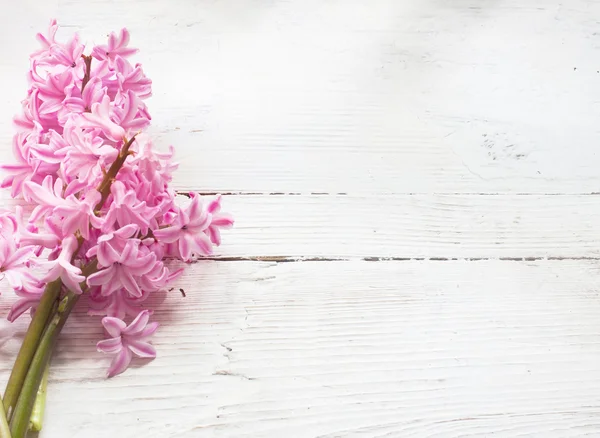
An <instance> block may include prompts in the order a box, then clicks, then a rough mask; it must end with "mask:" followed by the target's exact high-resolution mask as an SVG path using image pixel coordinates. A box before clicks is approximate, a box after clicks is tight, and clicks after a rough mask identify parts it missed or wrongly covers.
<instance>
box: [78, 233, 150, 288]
mask: <svg viewBox="0 0 600 438" xmlns="http://www.w3.org/2000/svg"><path fill="white" fill-rule="evenodd" d="M156 263H157V260H156V255H155V254H154V253H151V252H148V253H145V254H144V253H143V252H142V251H140V250H139V240H136V239H130V240H128V241H127V244H126V245H125V248H124V249H123V252H122V253H121V255H120V257H119V260H117V261H116V262H115V263H113V264H112V265H110V266H109V267H108V268H106V269H102V270H100V271H98V272H95V273H93V274H92V275H90V276H89V277H88V279H87V283H88V285H89V286H102V294H103V295H110V294H112V293H113V292H115V291H117V290H119V289H121V288H125V289H127V291H128V292H129V293H130V294H131V295H133V296H134V297H141V296H142V294H143V292H142V289H141V288H140V286H139V277H141V276H143V275H145V274H147V273H148V272H151V271H152V270H153V269H155V264H156Z"/></svg>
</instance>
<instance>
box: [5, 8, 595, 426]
mask: <svg viewBox="0 0 600 438" xmlns="http://www.w3.org/2000/svg"><path fill="white" fill-rule="evenodd" d="M0 12H1V13H2V17H3V18H4V25H3V26H1V27H0V49H1V53H2V56H1V58H0V77H1V78H2V81H0V96H1V97H0V141H1V142H2V144H4V145H5V147H4V148H1V149H0V161H2V162H5V161H7V160H10V150H9V148H8V145H9V144H10V143H9V142H10V138H11V136H12V126H11V118H12V115H13V114H14V113H15V112H16V111H18V108H19V101H20V100H21V99H22V98H23V96H24V93H25V86H26V84H25V80H24V78H25V76H24V75H25V72H26V70H27V68H28V61H27V55H28V53H29V52H30V51H31V50H33V49H34V48H35V46H36V42H35V40H34V38H33V36H34V34H35V32H37V31H39V30H41V29H44V28H45V26H46V25H47V22H48V21H49V19H50V18H51V17H55V18H57V19H58V20H59V23H60V24H61V25H62V26H63V27H62V28H61V30H60V35H62V36H63V37H64V36H67V35H68V34H69V33H71V32H73V31H79V32H80V33H81V34H82V36H83V37H84V39H86V40H87V41H89V42H92V43H93V42H100V41H102V39H103V38H104V37H105V35H106V34H107V33H108V32H109V31H111V30H115V29H118V28H120V27H122V26H127V27H128V28H129V29H130V30H131V33H132V43H133V44H134V45H136V46H138V47H140V49H141V51H140V54H139V55H138V59H139V60H140V61H141V62H142V63H143V64H144V66H145V70H146V72H147V74H148V75H149V76H150V77H151V78H152V79H153V81H154V96H153V97H152V99H151V100H150V102H149V105H150V109H151V112H152V115H153V128H152V130H153V132H154V134H155V135H156V139H157V143H158V144H159V145H160V146H161V147H164V148H166V147H167V146H168V145H169V144H174V145H175V146H176V148H177V157H178V158H179V161H180V162H181V167H180V172H179V173H178V174H177V177H176V180H175V186H176V187H177V188H178V189H180V190H196V191H201V192H204V193H212V192H217V191H221V192H225V193H227V194H228V195H227V196H226V199H225V201H226V202H225V206H226V208H227V209H228V210H230V211H232V212H233V213H234V214H235V216H236V218H237V225H236V228H235V229H234V230H232V231H231V232H230V233H227V234H226V235H225V239H224V242H225V243H224V245H223V246H222V247H221V248H220V250H219V252H218V254H216V256H215V259H216V260H211V261H202V262H198V263H195V264H193V265H191V266H190V267H189V268H188V270H187V273H186V275H185V276H184V277H183V278H182V279H181V280H180V281H179V283H178V284H177V285H176V289H175V290H174V291H172V292H171V293H170V294H169V295H168V296H166V297H157V298H158V301H162V300H163V299H164V301H162V302H160V303H159V302H157V303H156V304H157V306H156V308H157V318H158V320H159V321H160V322H161V324H162V328H161V329H160V330H159V332H158V333H157V335H156V338H155V344H156V346H157V349H158V352H159V357H158V358H157V359H156V360H155V361H153V362H151V363H148V364H144V365H143V366H139V367H136V368H133V369H130V370H129V371H128V372H127V373H126V374H124V375H122V376H119V377H117V378H114V379H111V380H105V379H104V373H105V370H106V367H107V364H108V359H107V358H105V357H104V356H102V355H101V354H100V353H96V352H95V342H96V341H97V340H98V339H99V337H100V336H101V329H100V326H99V324H98V323H97V321H92V320H90V318H89V317H87V316H85V315H83V314H81V313H78V314H77V315H75V317H74V318H73V320H72V321H70V323H69V325H68V327H67V330H66V333H65V336H64V337H63V339H62V342H61V346H60V351H59V352H58V354H57V357H56V358H55V360H54V363H53V368H52V372H51V375H50V387H49V399H48V402H49V407H48V411H47V417H46V424H45V429H44V431H43V432H42V433H41V437H44V438H48V437H50V438H52V437H86V438H87V437H105V436H110V435H112V436H118V437H139V436H147V437H165V436H169V437H170V436H172V437H180V436H183V437H188V436H189V437H212V436H216V437H274V438H279V437H282V436H286V437H288V436H289V437H306V438H312V437H358V436H361V437H419V438H420V437H434V436H435V437H459V436H460V437H465V436H481V437H483V436H492V435H493V436H503V437H513V436H539V437H544V438H546V437H567V436H568V437H572V436H600V384H599V383H598V382H600V379H599V377H600V375H599V374H600V371H599V370H600V367H599V366H598V364H599V363H600V360H599V359H600V323H599V322H598V321H600V319H599V318H598V315H599V314H600V297H599V296H598V292H597V290H598V278H599V271H598V267H597V264H598V261H597V260H596V259H597V258H600V253H599V248H600V244H599V243H600V233H599V232H598V231H597V229H598V222H599V218H600V214H599V213H600V209H599V207H598V205H599V203H600V197H599V196H597V195H596V193H597V192H600V172H598V169H599V168H600V154H598V153H597V147H598V145H599V144H600V130H599V129H598V120H600V105H599V96H600V73H599V72H600V56H599V55H600V51H599V49H600V33H599V32H600V31H599V29H600V27H599V24H598V17H600V3H598V2H594V1H584V0H571V1H569V2H558V1H549V0H539V1H537V0H536V1H534V0H526V1H516V0H503V1H500V0H485V1H477V0H471V1H465V0H459V1H452V2H445V1H439V0H426V1H417V0H374V1H340V0H332V1H316V0H314V1H313V0H310V1H306V0H292V1H233V0H229V1H204V0H177V1H171V2H168V1H165V0H148V1H133V0H131V1H127V2H112V1H107V0H96V1H87V2H76V1H73V0H50V1H46V2H42V1H33V0H28V1H25V2H21V3H16V2H12V3H11V2H8V1H5V2H3V4H2V5H0ZM1 199H4V201H3V202H2V203H3V204H5V205H6V206H9V205H11V203H10V202H8V201H6V196H5V195H3V196H2V198H1ZM421 259H422V260H421ZM453 259H456V260H453ZM302 260H305V261H302ZM306 260H309V261H306ZM180 287H181V288H183V289H184V290H185V291H186V297H185V298H183V297H182V295H181V293H180V292H179V290H178V289H179V288H180ZM3 292H4V293H3V295H2V296H1V297H0V316H4V315H5V314H6V312H7V308H8V306H9V304H10V301H11V298H10V295H9V294H8V293H7V291H6V290H5V289H3ZM24 324H25V321H22V322H19V323H17V324H15V325H12V326H5V325H2V326H0V333H2V336H3V338H2V339H3V341H0V383H3V382H4V381H5V380H6V378H7V375H8V370H9V368H10V366H11V365H12V360H13V358H14V354H15V351H16V348H17V347H18V342H17V340H16V339H10V335H12V334H16V335H17V337H18V335H19V333H22V331H23V330H24V328H25V325H24ZM140 365H142V364H141V363H140Z"/></svg>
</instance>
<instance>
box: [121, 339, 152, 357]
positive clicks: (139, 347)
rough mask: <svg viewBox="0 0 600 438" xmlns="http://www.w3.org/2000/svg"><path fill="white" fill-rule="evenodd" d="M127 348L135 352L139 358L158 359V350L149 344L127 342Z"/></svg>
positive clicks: (133, 341)
mask: <svg viewBox="0 0 600 438" xmlns="http://www.w3.org/2000/svg"><path fill="white" fill-rule="evenodd" d="M127 348H129V349H130V350H131V351H132V352H133V354H135V355H136V356H139V357H144V358H154V357H156V349H155V348H154V347H153V346H152V345H150V344H148V343H147V342H142V341H135V340H129V341H127Z"/></svg>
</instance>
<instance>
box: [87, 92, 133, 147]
mask: <svg viewBox="0 0 600 438" xmlns="http://www.w3.org/2000/svg"><path fill="white" fill-rule="evenodd" d="M81 118H82V119H83V121H82V122H81V127H82V128H100V129H101V130H102V132H104V135H106V137H107V138H108V139H110V140H112V141H121V140H123V138H124V137H125V130H124V129H123V128H122V127H121V126H119V125H117V124H116V123H115V122H113V120H112V119H111V117H110V97H108V96H104V97H103V98H102V101H101V102H99V103H94V104H93V105H92V112H91V113H83V114H81Z"/></svg>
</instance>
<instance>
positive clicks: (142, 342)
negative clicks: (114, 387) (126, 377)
mask: <svg viewBox="0 0 600 438" xmlns="http://www.w3.org/2000/svg"><path fill="white" fill-rule="evenodd" d="M150 315H151V312H150V311H148V310H143V311H142V312H140V313H139V314H138V316H137V317H136V318H135V319H134V320H133V321H132V323H131V324H129V325H127V324H126V323H125V322H123V321H122V320H120V319H118V318H114V317H110V316H107V317H104V318H103V319H102V325H103V326H104V328H105V330H106V331H107V333H108V335H109V336H111V338H109V339H105V340H103V341H100V342H98V344H97V345H96V346H97V348H98V351H100V352H102V353H107V354H112V355H115V358H114V359H113V361H112V363H111V364H110V367H109V369H108V377H113V376H116V375H117V374H121V373H122V372H123V371H125V370H126V369H127V368H128V367H129V364H130V363H131V359H132V358H133V355H134V354H135V355H136V356H138V357H142V358H155V357H156V350H155V348H154V347H153V346H152V345H151V344H150V343H148V339H149V338H150V336H152V335H153V334H154V332H156V329H157V328H158V323H157V322H151V323H150V324H148V320H149V319H150Z"/></svg>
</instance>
